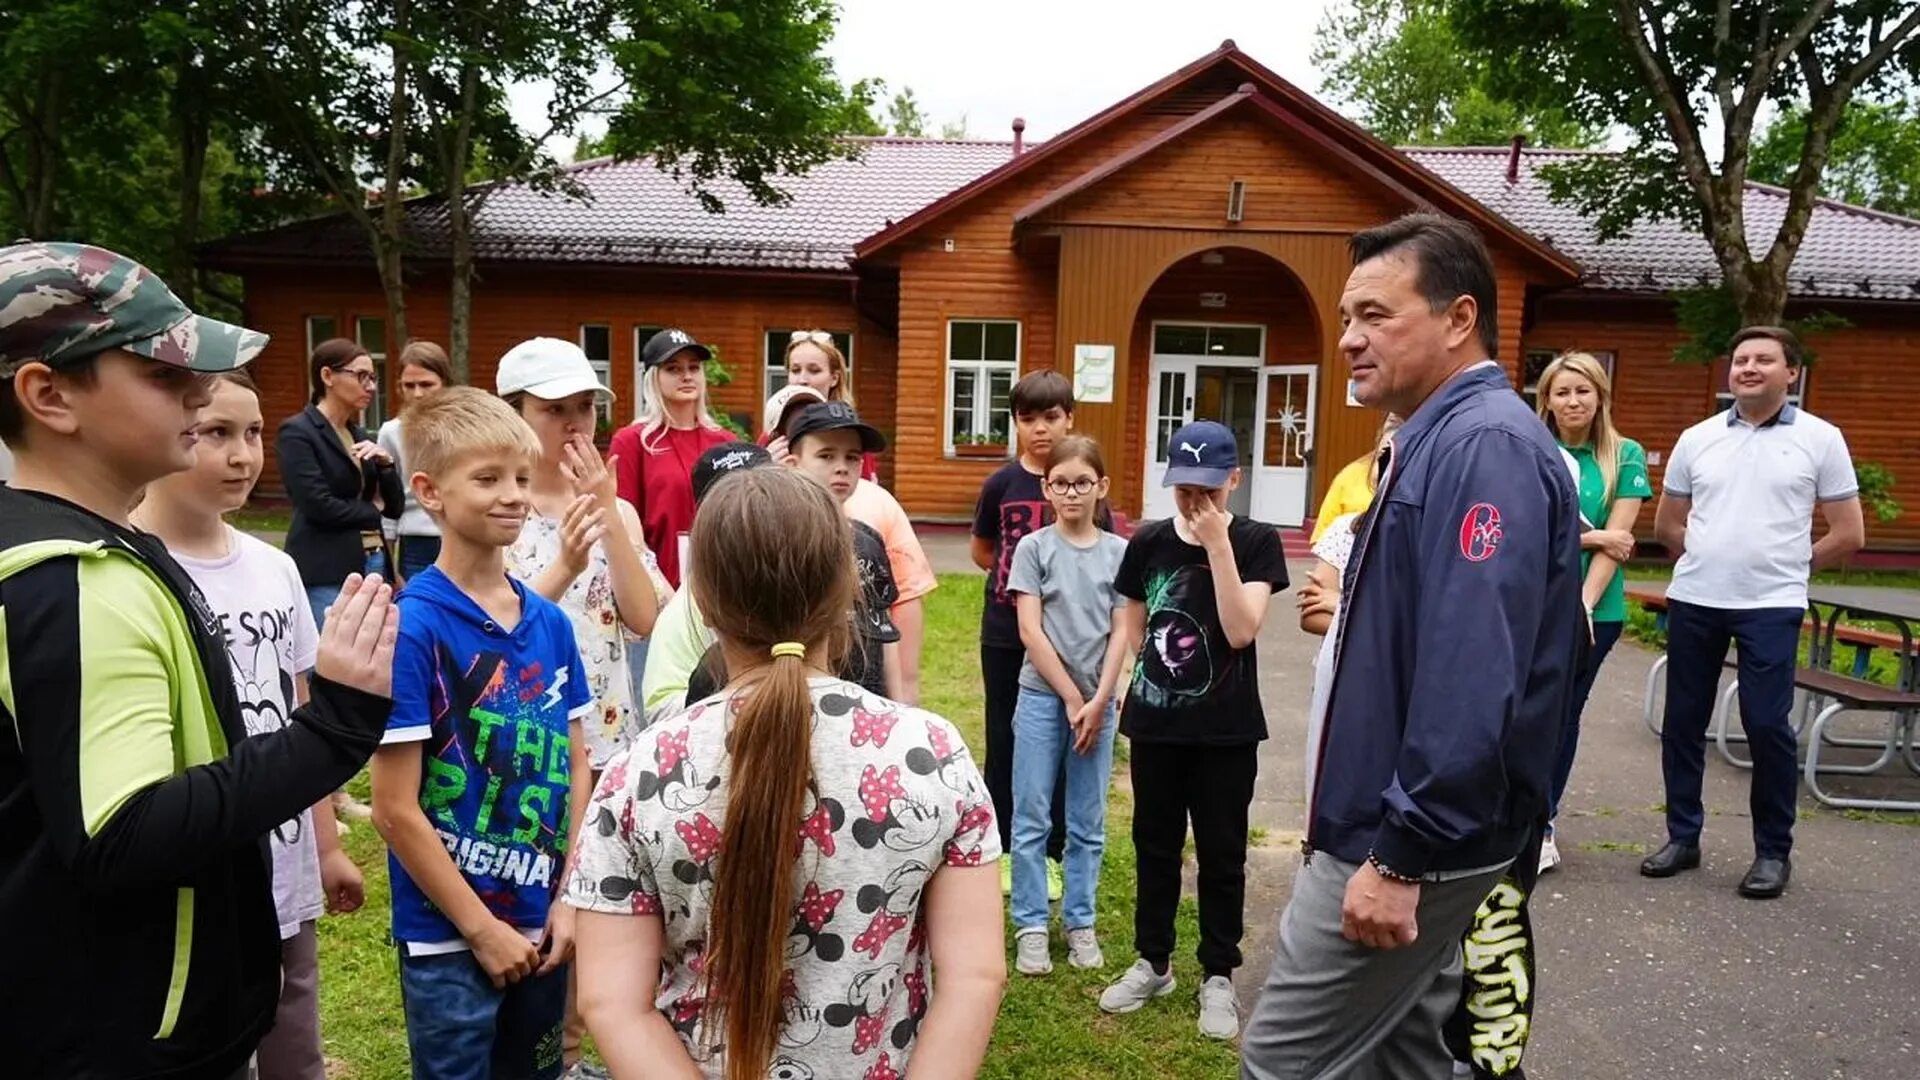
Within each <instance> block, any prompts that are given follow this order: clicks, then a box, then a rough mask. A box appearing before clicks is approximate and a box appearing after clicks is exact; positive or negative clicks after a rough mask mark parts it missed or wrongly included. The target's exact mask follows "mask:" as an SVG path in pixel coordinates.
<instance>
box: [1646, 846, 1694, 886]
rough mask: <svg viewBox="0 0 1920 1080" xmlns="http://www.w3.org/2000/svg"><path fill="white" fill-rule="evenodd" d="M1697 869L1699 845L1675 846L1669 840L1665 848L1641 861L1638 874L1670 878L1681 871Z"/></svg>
mask: <svg viewBox="0 0 1920 1080" xmlns="http://www.w3.org/2000/svg"><path fill="white" fill-rule="evenodd" d="M1699 868H1700V847H1699V845H1697V844H1676V843H1674V842H1673V841H1671V840H1669V841H1667V846H1666V847H1663V848H1661V849H1660V850H1659V851H1656V852H1654V853H1653V854H1651V855H1649V856H1647V857H1646V858H1645V859H1643V860H1641V863H1640V874H1641V876H1643V877H1672V876H1673V875H1675V874H1677V873H1679V872H1680V871H1682V870H1698V869H1699Z"/></svg>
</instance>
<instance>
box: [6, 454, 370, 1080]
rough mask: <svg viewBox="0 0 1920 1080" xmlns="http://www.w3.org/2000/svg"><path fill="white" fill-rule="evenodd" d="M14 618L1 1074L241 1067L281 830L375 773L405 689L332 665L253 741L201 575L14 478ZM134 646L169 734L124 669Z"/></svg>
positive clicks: (210, 1071)
mask: <svg viewBox="0 0 1920 1080" xmlns="http://www.w3.org/2000/svg"><path fill="white" fill-rule="evenodd" d="M0 612H4V615H3V617H4V619H5V622H6V636H5V638H4V640H3V641H0V671H4V672H5V674H6V676H7V679H8V681H9V685H10V686H11V688H12V694H11V696H10V697H9V698H7V699H6V700H5V701H4V702H0V926H5V927H8V928H9V929H10V930H12V931H13V933H12V935H11V940H10V942H9V945H8V953H7V959H6V962H5V964H4V965H0V971H3V972H4V975H0V1047H4V1048H5V1049H4V1051H3V1053H4V1058H5V1063H4V1065H0V1073H4V1074H5V1075H7V1076H10V1077H11V1076H22V1077H29V1076H30V1077H60V1078H62V1080H133V1078H140V1080H146V1078H163V1077H164V1078H167V1080H198V1078H201V1077H210V1078H217V1080H224V1078H225V1077H227V1076H229V1075H230V1074H231V1073H232V1072H233V1071H234V1070H235V1069H237V1068H239V1067H240V1065H241V1064H243V1063H244V1062H245V1061H246V1060H247V1057H248V1055H250V1054H251V1053H252V1052H253V1049H254V1047H255V1046H256V1045H257V1044H258V1043H259V1041H260V1037H261V1036H262V1035H263V1034H264V1033H265V1032H266V1031H267V1029H268V1027H270V1026H271V1024H272V1023H273V1016H274V1011H275V1008H276V1007H277V1005H278V1002H279V997H280V925H279V917H278V916H277V915H276V914H275V912H274V904H273V871H272V865H271V862H270V860H269V857H268V854H267V849H266V835H267V833H268V832H269V831H271V830H272V829H273V828H274V826H276V825H278V824H280V823H281V822H283V821H285V820H287V819H288V818H290V817H293V816H294V815H295V814H297V813H299V812H300V811H301V810H303V809H305V808H306V807H308V806H311V805H312V804H313V803H314V802H316V801H318V800H319V799H320V798H321V797H323V796H324V795H326V794H327V793H328V792H330V791H332V790H333V789H334V788H335V787H337V786H339V785H340V784H342V783H344V782H345V781H346V780H347V779H348V778H349V777H351V776H352V775H353V774H354V773H355V772H357V771H358V770H359V769H360V767H361V765H362V764H364V763H365V762H366V760H367V758H368V757H369V756H370V755H371V754H372V752H373V750H374V747H375V746H376V745H377V744H378V742H379V739H380V734H381V731H382V729H383V728H384V727H385V724H386V719H387V715H388V712H389V710H390V708H391V703H390V702H389V701H387V700H386V699H385V698H377V697H373V696H371V695H368V694H364V693H361V692H360V691H358V690H353V689H349V688H347V687H344V686H341V685H339V684H336V683H333V682H329V681H328V680H326V679H323V678H319V677H317V676H316V677H315V678H314V679H313V680H312V700H311V701H310V702H309V703H308V704H306V705H304V706H301V707H300V708H298V709H295V710H294V712H293V716H292V717H291V718H290V723H289V724H288V726H287V727H286V728H284V729H282V730H280V731H277V732H274V733H273V734H271V735H261V736H258V737H255V738H248V737H247V733H246V727H245V724H244V722H243V719H242V716H241V713H240V706H239V700H238V696H237V694H236V692H235V690H234V685H233V675H232V672H231V669H230V668H229V666H228V661H227V651H226V645H225V642H224V639H223V638H222V636H221V635H220V627H219V623H218V622H217V620H216V619H215V618H214V616H213V613H212V611H211V610H210V609H209V608H208V607H207V604H206V601H205V599H204V598H202V597H201V596H200V593H199V590H198V589H196V588H195V587H194V585H193V581H192V579H191V578H189V577H188V576H187V574H186V572H185V571H184V570H182V569H181V568H180V566H179V564H177V563H175V562H174V561H173V560H172V559H171V558H170V557H169V556H168V555H167V554H166V551H165V549H164V548H163V547H162V546H161V545H160V542H159V541H158V540H156V539H154V538H153V537H151V536H147V535H145V534H140V533H134V532H130V531H127V530H123V529H121V528H119V527H117V526H115V525H113V524H111V523H110V522H107V521H106V520H104V519H102V518H99V517H96V516H94V515H92V514H90V513H88V512H86V511H85V510H82V509H80V508H79V507H77V506H74V505H72V504H70V503H66V502H63V501H61V500H59V499H54V498H51V497H48V496H41V495H33V494H27V493H22V492H16V491H11V490H5V489H0ZM115 612H118V613H121V614H122V615H123V617H124V618H125V619H126V620H128V622H127V623H125V624H121V623H116V620H115V618H114V617H113V613H115ZM130 642H139V643H140V644H130ZM130 649H137V650H139V651H140V652H141V653H142V655H141V656H140V657H138V659H139V660H140V661H141V666H142V667H143V668H145V667H146V665H147V663H148V662H150V661H153V660H155V659H157V660H158V663H159V666H160V667H161V668H162V669H163V670H164V671H165V672H166V675H167V681H168V683H169V686H168V687H167V689H166V691H165V693H166V695H167V697H168V698H169V699H170V700H171V702H172V704H171V705H170V706H169V708H168V713H167V717H166V720H167V724H168V726H169V727H170V728H171V731H170V732H161V731H157V730H156V724H155V723H154V720H153V716H152V715H151V714H150V713H137V712H136V710H139V709H141V707H142V704H141V703H140V702H137V701H130V700H129V699H128V698H127V697H126V696H125V694H124V693H122V692H121V688H119V687H118V686H116V685H115V684H114V680H113V678H112V676H113V674H114V672H115V670H125V669H124V668H123V667H121V665H123V664H124V663H126V662H129V660H130V659H131V658H130V654H129V650H130ZM149 650H151V652H149ZM151 696H152V695H149V697H151ZM147 704H148V705H150V704H151V701H148V702H147ZM169 744H170V745H169ZM128 788H131V789H132V790H127V789H128Z"/></svg>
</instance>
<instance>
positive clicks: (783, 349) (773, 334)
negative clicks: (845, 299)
mask: <svg viewBox="0 0 1920 1080" xmlns="http://www.w3.org/2000/svg"><path fill="white" fill-rule="evenodd" d="M797 333H804V331H799V330H793V329H786V330H769V331H767V344H766V360H767V365H766V372H767V373H766V378H765V379H764V380H763V385H762V386H761V388H760V389H761V393H760V396H761V398H762V399H765V398H770V397H772V396H773V392H774V391H775V390H778V389H780V388H781V387H783V386H785V385H787V346H788V345H789V344H791V343H792V341H793V335H795V334H797ZM826 334H827V336H828V337H831V338H832V339H833V345H834V348H837V349H839V350H840V355H841V356H844V357H846V359H847V371H846V374H845V375H844V376H842V377H843V378H845V379H846V380H847V384H848V386H851V385H852V383H853V331H851V330H828V331H826Z"/></svg>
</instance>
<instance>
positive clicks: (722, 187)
mask: <svg viewBox="0 0 1920 1080" xmlns="http://www.w3.org/2000/svg"><path fill="white" fill-rule="evenodd" d="M848 141H849V142H850V143H852V144H854V146H855V148H856V149H857V150H858V151H859V154H858V156H857V157H854V158H851V159H841V160H835V161H829V162H826V163H825V164H822V165H820V166H818V167H816V168H814V169H813V170H812V171H810V172H808V173H806V174H804V175H801V176H793V177H782V178H780V179H779V180H778V181H777V184H778V186H779V187H781V188H782V189H784V190H785V191H786V192H787V194H788V195H789V196H790V198H789V200H788V201H787V202H785V203H783V204H780V205H777V206H761V205H759V204H757V203H755V202H754V201H753V199H752V198H751V197H749V196H748V194H747V192H746V189H745V188H743V187H741V186H740V185H739V184H736V183H734V182H733V181H731V180H725V179H723V180H717V181H715V182H714V183H713V184H712V185H710V187H711V189H712V191H713V192H714V194H716V195H718V196H719V197H720V198H721V200H722V201H723V202H724V203H725V204H726V211H725V212H724V213H718V214H716V213H709V212H708V211H707V210H706V209H705V208H704V207H703V206H701V204H700V202H699V200H698V199H696V198H694V197H693V196H692V195H690V194H688V192H687V188H686V185H685V184H684V183H683V182H682V181H681V180H678V179H676V178H675V177H674V176H673V175H672V174H671V173H667V172H663V171H661V170H660V169H658V168H655V167H654V165H653V163H652V162H651V161H650V160H639V161H624V162H621V161H613V160H611V159H604V158H603V159H598V160H594V161H587V162H582V163H580V164H577V165H573V166H570V167H569V168H568V169H567V177H568V179H570V180H571V181H573V183H575V184H577V185H578V186H579V188H580V189H581V190H582V191H583V192H584V193H585V198H573V197H570V196H568V195H566V194H563V193H561V192H550V191H541V190H538V189H536V188H533V187H530V186H528V185H526V184H508V185H504V186H502V187H501V188H500V190H498V191H496V192H494V193H493V194H492V195H491V196H490V197H489V198H488V199H487V201H486V203H485V205H484V206H483V208H482V210H481V212H480V214H479V215H478V216H477V217H476V218H475V221H474V227H473V235H474V247H475V254H476V255H477V257H478V258H480V259H482V260H486V261H506V262H584V263H602V264H606V263H622V264H654V265H668V266H691V267H708V268H717V269H741V270H762V271H764V270H779V271H829V272H838V273H843V274H844V273H847V272H848V265H847V260H848V257H849V255H850V254H851V253H852V249H853V245H854V243H855V242H856V241H858V240H859V239H860V238H861V237H864V236H866V235H868V234H870V233H872V232H873V231H874V230H876V229H880V228H884V227H885V226H886V224H887V223H888V222H889V221H892V220H895V219H898V218H903V217H906V216H907V215H908V214H911V213H912V212H914V211H915V210H918V209H919V208H920V207H922V206H925V205H927V204H928V203H930V202H932V201H934V200H935V199H937V198H939V197H940V196H942V195H944V194H946V193H947V192H949V191H952V190H953V189H954V188H956V187H959V186H961V185H962V184H965V183H966V182H967V181H969V180H972V179H973V178H974V177H976V176H979V175H980V174H981V173H984V172H986V171H988V170H989V169H992V168H993V167H994V166H996V165H999V164H1000V163H1001V162H1004V161H1006V160H1008V159H1010V158H1011V157H1012V156H1013V145H1012V144H1011V143H1008V142H1003V141H987V140H946V139H905V138H854V139H849V140H848ZM405 228H406V235H407V238H408V241H409V245H410V246H409V248H408V252H409V254H410V255H411V256H414V257H418V258H425V259H446V258H448V257H449V255H450V252H451V241H450V237H449V233H448V224H447V209H446V204H445V201H444V200H443V199H440V198H438V197H424V198H417V199H413V200H410V201H409V202H408V203H407V207H406V226H405ZM201 257H202V260H203V261H204V262H206V263H207V264H209V265H212V266H217V267H226V266H239V265H245V264H255V263H261V262H274V261H282V262H284V261H294V260H297V261H299V262H301V263H308V262H313V261H316V260H317V261H329V260H331V261H339V262H359V263H362V264H366V263H367V262H368V260H370V258H371V255H370V249H369V247H368V244H367V239H366V236H365V234H364V232H363V231H362V230H361V228H360V226H359V225H357V224H355V223H354V222H353V220H352V219H351V218H349V217H348V216H347V215H345V214H334V215H330V216H328V217H321V218H313V219H311V220H307V221H299V222H294V223H292V224H289V225H283V226H280V227H279V228H275V229H268V230H265V231H262V232H255V233H245V234H241V235H238V236H232V237H228V238H226V239H222V240H216V241H214V242H212V243H210V244H207V245H205V246H204V247H202V248H201Z"/></svg>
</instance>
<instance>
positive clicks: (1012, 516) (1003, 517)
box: [973, 460, 1113, 649]
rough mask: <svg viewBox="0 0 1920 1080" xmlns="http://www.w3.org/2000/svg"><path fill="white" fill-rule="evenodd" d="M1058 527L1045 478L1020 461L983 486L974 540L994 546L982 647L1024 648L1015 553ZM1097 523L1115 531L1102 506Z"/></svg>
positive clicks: (983, 611)
mask: <svg viewBox="0 0 1920 1080" xmlns="http://www.w3.org/2000/svg"><path fill="white" fill-rule="evenodd" d="M1051 524H1053V504H1051V503H1049V502H1047V493H1046V492H1045V491H1044V490H1042V489H1041V486H1040V477H1038V476H1036V475H1034V474H1033V473H1030V472H1028V471H1027V467H1026V466H1025V465H1022V464H1020V462H1019V461H1018V460H1015V461H1009V462H1007V463H1006V464H1005V465H1002V466H1000V468H998V469H996V470H995V471H994V474H993V475H992V476H989V477H987V482H986V483H985V484H982V485H981V486H980V501H979V502H977V503H975V504H974V508H973V535H975V536H977V537H979V538H980V539H982V540H987V541H990V542H992V544H993V564H992V565H991V566H989V567H988V568H987V602H986V604H985V605H984V606H983V607H982V608H981V610H980V644H982V645H993V646H997V647H999V648H1003V649H1019V648H1022V647H1023V646H1022V645H1021V644H1020V615H1019V612H1018V610H1017V609H1016V608H1015V607H1014V602H1013V594H1012V593H1010V592H1008V591H1007V576H1008V575H1009V574H1011V573H1013V549H1014V548H1017V547H1019V546H1020V538H1021V537H1023V536H1025V535H1027V534H1028V533H1033V532H1039V531H1040V530H1041V529H1044V528H1046V527H1047V526H1048V525H1051ZM1094 524H1096V525H1098V526H1100V527H1101V528H1103V529H1106V530H1107V531H1108V532H1112V531H1113V514H1112V513H1111V512H1110V511H1109V510H1108V509H1107V507H1106V504H1104V503H1102V504H1101V506H1100V508H1099V509H1098V510H1097V511H1096V512H1095V514H1094Z"/></svg>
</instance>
